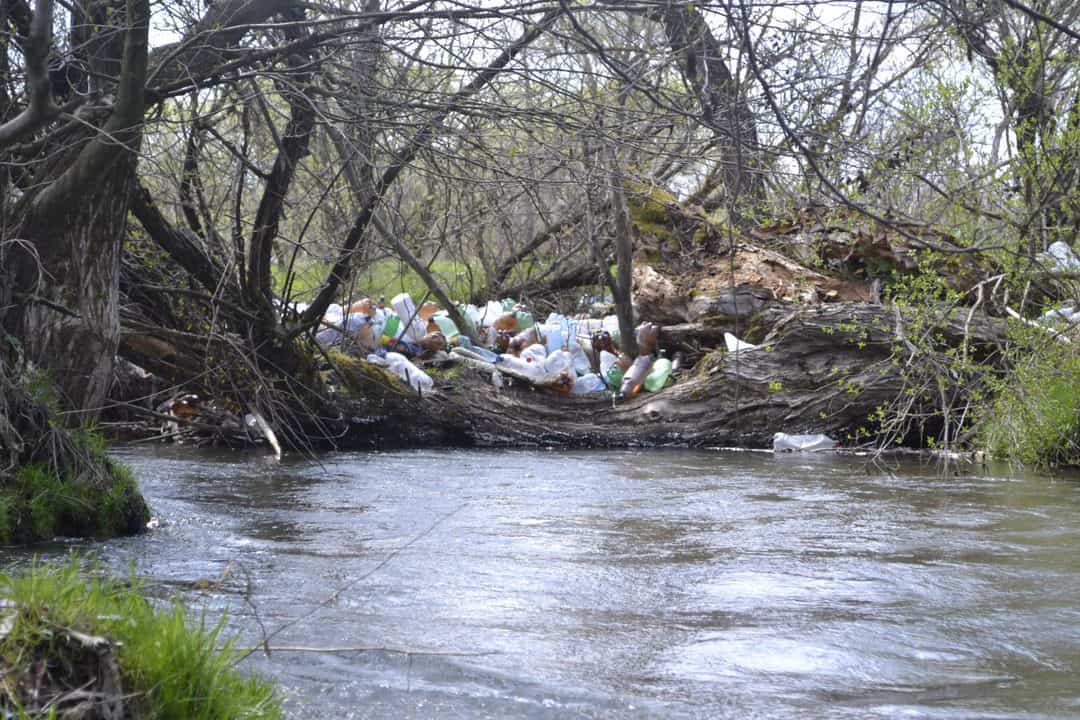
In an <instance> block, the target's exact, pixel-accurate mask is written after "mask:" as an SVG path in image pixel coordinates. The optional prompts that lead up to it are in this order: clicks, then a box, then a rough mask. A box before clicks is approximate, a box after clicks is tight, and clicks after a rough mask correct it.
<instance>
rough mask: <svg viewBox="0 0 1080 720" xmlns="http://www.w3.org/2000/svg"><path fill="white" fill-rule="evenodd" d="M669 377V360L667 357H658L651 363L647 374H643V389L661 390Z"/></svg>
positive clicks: (650, 390)
mask: <svg viewBox="0 0 1080 720" xmlns="http://www.w3.org/2000/svg"><path fill="white" fill-rule="evenodd" d="M670 377H671V361H670V360H668V359H667V358H664V357H662V358H659V359H658V360H657V361H656V362H654V363H653V366H652V369H651V370H650V371H649V374H648V375H646V376H645V389H646V390H648V391H649V392H656V391H658V390H663V389H664V386H665V385H667V381H668V378H670Z"/></svg>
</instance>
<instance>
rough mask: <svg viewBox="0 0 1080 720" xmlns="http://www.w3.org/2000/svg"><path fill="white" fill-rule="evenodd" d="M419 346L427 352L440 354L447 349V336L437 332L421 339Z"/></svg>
mask: <svg viewBox="0 0 1080 720" xmlns="http://www.w3.org/2000/svg"><path fill="white" fill-rule="evenodd" d="M417 344H418V345H419V346H420V348H421V349H422V350H424V351H425V352H438V351H439V350H445V349H446V336H445V335H443V334H442V333H441V332H439V331H438V330H436V331H435V332H430V333H428V334H427V335H425V336H424V337H422V338H420V342H419V343H417Z"/></svg>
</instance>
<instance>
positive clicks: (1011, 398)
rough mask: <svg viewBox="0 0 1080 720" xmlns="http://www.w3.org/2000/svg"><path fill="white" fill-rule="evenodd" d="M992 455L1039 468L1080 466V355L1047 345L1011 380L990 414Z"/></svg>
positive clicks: (987, 436) (987, 437)
mask: <svg viewBox="0 0 1080 720" xmlns="http://www.w3.org/2000/svg"><path fill="white" fill-rule="evenodd" d="M983 439H984V442H985V444H986V447H987V449H988V451H989V452H990V454H992V455H994V456H995V457H999V458H1003V459H1008V460H1015V461H1018V462H1021V463H1023V464H1025V465H1033V466H1037V467H1062V466H1077V465H1080V355H1078V354H1077V352H1076V351H1075V350H1074V349H1073V346H1071V345H1064V344H1058V343H1045V342H1044V343H1041V344H1040V345H1036V346H1035V347H1034V349H1031V350H1029V352H1028V353H1027V354H1026V356H1025V357H1024V359H1023V360H1022V361H1021V362H1019V363H1018V364H1017V365H1016V367H1015V369H1014V371H1013V373H1012V374H1011V375H1010V376H1009V377H1008V378H1007V379H1006V381H1005V383H1004V385H1003V387H1002V388H1001V389H1000V390H999V392H998V395H997V398H996V399H995V401H994V403H993V404H992V406H991V412H990V413H989V415H988V416H987V417H986V418H985V424H984V426H983Z"/></svg>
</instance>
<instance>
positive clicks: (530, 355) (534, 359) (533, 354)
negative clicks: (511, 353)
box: [520, 344, 548, 366]
mask: <svg viewBox="0 0 1080 720" xmlns="http://www.w3.org/2000/svg"><path fill="white" fill-rule="evenodd" d="M547 354H548V353H547V348H545V347H544V346H543V345H540V344H535V345H529V346H528V347H527V348H525V349H524V350H522V351H521V356H520V357H521V359H522V360H524V361H525V362H528V363H536V364H537V365H539V366H542V365H543V364H544V360H546V359H547Z"/></svg>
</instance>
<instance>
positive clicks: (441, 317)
mask: <svg viewBox="0 0 1080 720" xmlns="http://www.w3.org/2000/svg"><path fill="white" fill-rule="evenodd" d="M432 320H434V321H435V324H436V325H438V326H439V331H440V332H441V333H442V334H443V335H445V336H446V339H447V340H451V341H453V339H454V338H456V337H457V336H458V335H460V334H461V332H460V331H459V330H458V326H457V325H455V324H454V321H453V320H451V319H450V316H449V315H447V314H446V312H445V311H444V312H440V313H437V314H436V315H435V317H433V318H432Z"/></svg>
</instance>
